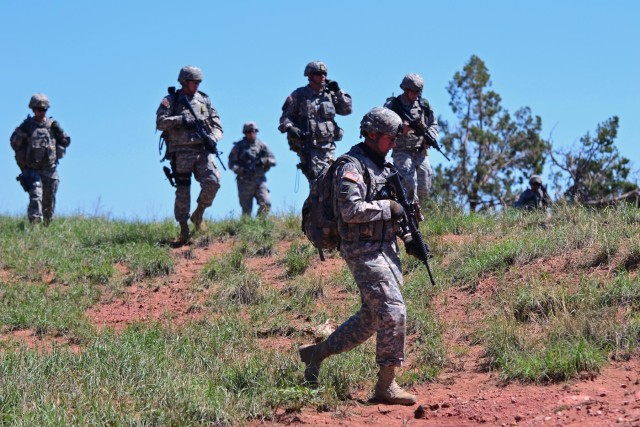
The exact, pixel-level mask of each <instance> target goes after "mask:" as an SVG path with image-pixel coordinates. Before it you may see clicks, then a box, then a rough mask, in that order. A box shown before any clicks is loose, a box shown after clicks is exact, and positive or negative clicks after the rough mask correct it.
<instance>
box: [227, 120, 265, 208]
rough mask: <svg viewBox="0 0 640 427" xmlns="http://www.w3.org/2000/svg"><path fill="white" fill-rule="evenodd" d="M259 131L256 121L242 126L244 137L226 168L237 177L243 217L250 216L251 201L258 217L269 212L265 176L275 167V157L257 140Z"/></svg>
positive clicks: (232, 151)
mask: <svg viewBox="0 0 640 427" xmlns="http://www.w3.org/2000/svg"><path fill="white" fill-rule="evenodd" d="M258 132H259V130H258V125H257V124H256V123H255V122H248V123H245V124H244V126H242V133H243V134H244V138H242V139H241V140H240V141H238V142H235V143H234V145H233V148H232V149H231V152H230V153H229V169H231V170H232V171H233V172H235V174H236V181H237V182H238V198H239V199H240V207H241V208H242V215H248V216H251V210H252V209H253V199H254V198H255V199H256V201H257V202H258V206H259V207H258V215H266V214H268V213H269V209H271V200H270V199H271V198H270V196H269V189H268V188H267V178H266V176H265V173H266V172H267V171H268V170H269V169H271V168H272V167H273V166H275V165H276V158H275V156H274V155H273V153H272V152H271V150H270V149H269V147H267V144H265V143H264V142H263V141H261V140H259V139H258Z"/></svg>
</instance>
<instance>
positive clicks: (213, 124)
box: [207, 104, 224, 142]
mask: <svg viewBox="0 0 640 427" xmlns="http://www.w3.org/2000/svg"><path fill="white" fill-rule="evenodd" d="M207 122H208V124H209V127H210V131H211V136H212V137H213V139H214V141H215V142H218V141H220V140H221V139H222V136H223V135H224V132H223V131H222V122H221V121H220V115H219V114H218V111H216V109H215V107H214V106H213V105H212V104H209V119H208V120H207Z"/></svg>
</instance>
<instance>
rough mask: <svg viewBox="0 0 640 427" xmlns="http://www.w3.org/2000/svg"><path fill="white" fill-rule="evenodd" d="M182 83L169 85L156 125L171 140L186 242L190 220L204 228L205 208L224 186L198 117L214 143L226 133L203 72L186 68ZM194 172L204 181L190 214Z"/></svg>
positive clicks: (177, 205)
mask: <svg viewBox="0 0 640 427" xmlns="http://www.w3.org/2000/svg"><path fill="white" fill-rule="evenodd" d="M178 82H180V84H181V86H182V87H181V89H179V90H178V91H175V89H174V88H169V95H167V96H165V97H164V99H163V100H162V102H161V103H160V107H158V111H156V127H157V128H158V129H159V130H161V131H162V138H163V139H164V141H166V143H167V152H166V154H165V159H168V160H169V161H170V162H171V169H172V171H173V177H174V178H175V181H176V201H175V206H174V215H175V218H176V221H178V223H179V224H180V237H179V240H178V241H179V242H180V243H186V242H187V241H188V240H189V224H188V222H187V221H188V220H189V218H191V222H192V223H193V225H194V226H195V228H196V230H200V229H202V228H203V220H202V217H203V215H204V210H205V209H206V208H208V207H209V206H211V204H212V203H213V199H214V198H215V196H216V193H217V192H218V189H219V188H220V171H219V170H218V167H217V166H216V164H215V162H214V159H213V154H212V152H211V147H207V146H206V145H205V144H206V143H207V141H206V139H205V138H203V135H202V134H201V133H200V132H198V131H197V128H198V123H197V120H198V119H199V120H202V122H203V123H204V126H205V127H206V129H205V131H206V133H207V134H208V136H209V138H210V140H211V141H213V142H214V143H217V142H218V141H219V140H220V139H221V138H222V135H223V133H222V125H221V123H220V117H219V116H218V112H217V111H216V109H215V108H214V107H213V105H212V104H211V99H209V96H207V94H205V93H204V92H200V91H198V87H199V85H200V82H202V71H201V70H200V69H199V68H198V67H193V66H190V65H188V66H186V67H182V69H181V70H180V73H179V75H178ZM186 103H189V104H190V105H191V107H192V110H193V112H194V113H195V114H196V116H197V117H194V116H193V114H192V113H191V111H190V110H189V108H188V107H187V104H186ZM214 148H215V147H214ZM191 174H193V176H194V177H195V179H196V181H198V182H199V183H200V195H199V196H198V206H197V207H196V209H195V210H194V211H193V213H192V214H191V217H189V209H190V207H191Z"/></svg>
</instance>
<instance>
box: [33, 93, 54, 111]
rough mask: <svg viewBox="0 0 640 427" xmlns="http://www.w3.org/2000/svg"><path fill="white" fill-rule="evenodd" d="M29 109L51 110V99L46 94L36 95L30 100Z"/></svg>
mask: <svg viewBox="0 0 640 427" xmlns="http://www.w3.org/2000/svg"><path fill="white" fill-rule="evenodd" d="M29 108H49V98H48V97H47V95H45V94H44V93H36V94H35V95H33V96H32V97H31V99H30V100H29Z"/></svg>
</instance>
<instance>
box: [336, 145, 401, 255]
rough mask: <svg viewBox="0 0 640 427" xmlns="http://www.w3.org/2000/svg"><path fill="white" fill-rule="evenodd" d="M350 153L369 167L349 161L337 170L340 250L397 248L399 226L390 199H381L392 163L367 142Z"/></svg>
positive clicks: (344, 252)
mask: <svg viewBox="0 0 640 427" xmlns="http://www.w3.org/2000/svg"><path fill="white" fill-rule="evenodd" d="M347 154H348V155H350V156H352V157H355V158H356V159H358V160H359V161H360V162H361V166H364V167H365V168H366V169H367V170H366V171H364V174H363V173H361V172H360V170H363V169H362V167H357V166H356V165H355V164H353V163H352V162H346V163H345V164H344V165H342V166H341V167H339V168H338V170H337V172H336V179H335V188H334V194H335V195H336V206H335V211H336V213H337V217H338V233H339V234H340V239H341V242H340V253H341V254H342V256H343V257H345V258H353V257H358V256H361V255H364V254H368V253H371V252H375V251H380V250H382V249H383V247H384V246H389V245H391V246H393V247H394V248H395V249H394V250H397V245H396V234H397V233H398V232H399V229H398V227H397V224H396V223H395V221H392V220H391V211H390V208H389V200H387V199H382V200H380V198H381V197H383V196H382V194H381V193H382V192H381V190H382V189H383V188H384V187H385V186H386V184H387V176H389V174H390V173H391V172H392V167H393V166H392V165H391V164H389V163H387V162H386V160H385V159H383V158H380V157H379V156H377V155H376V154H375V153H372V152H371V150H370V149H369V148H368V147H367V146H366V145H365V144H364V143H360V144H357V145H354V146H353V147H352V148H351V150H349V152H348V153H347Z"/></svg>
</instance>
